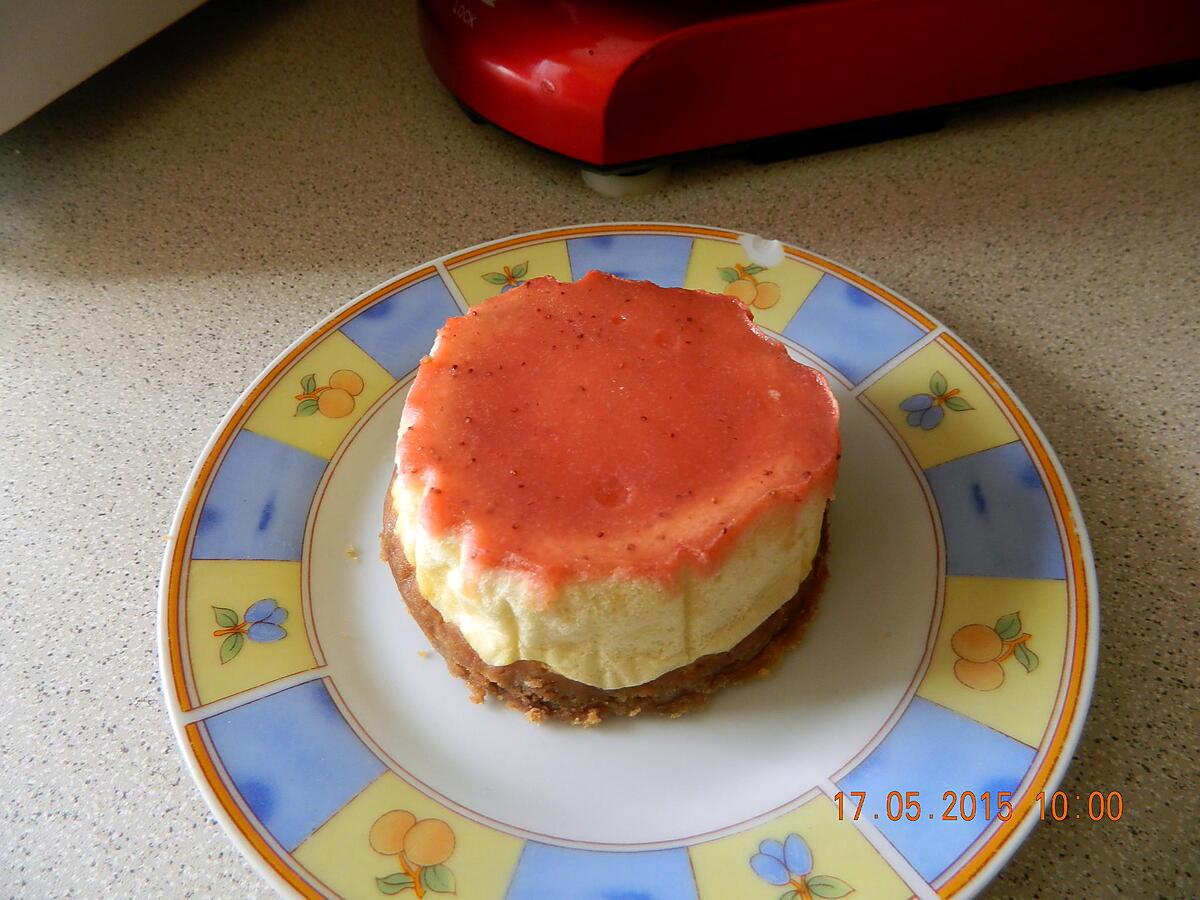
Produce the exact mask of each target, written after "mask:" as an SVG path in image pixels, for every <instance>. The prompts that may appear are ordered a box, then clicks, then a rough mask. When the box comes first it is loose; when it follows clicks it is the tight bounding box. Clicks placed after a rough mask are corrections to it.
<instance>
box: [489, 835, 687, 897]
mask: <svg viewBox="0 0 1200 900" xmlns="http://www.w3.org/2000/svg"><path fill="white" fill-rule="evenodd" d="M567 897H570V898H571V900H696V880H695V877H694V876H693V875H692V864H691V862H690V861H689V860H688V855H687V850H685V849H684V848H682V847H680V848H676V849H674V850H649V851H640V852H635V853H611V852H603V851H598V850H572V849H568V848H566V847H551V846H549V845H548V844H539V843H536V842H535V841H529V842H528V843H526V844H525V848H524V850H522V852H521V859H520V861H519V862H518V863H517V871H516V872H515V873H513V878H512V882H511V883H510V885H509V888H508V893H507V894H506V895H505V900H564V898H567Z"/></svg>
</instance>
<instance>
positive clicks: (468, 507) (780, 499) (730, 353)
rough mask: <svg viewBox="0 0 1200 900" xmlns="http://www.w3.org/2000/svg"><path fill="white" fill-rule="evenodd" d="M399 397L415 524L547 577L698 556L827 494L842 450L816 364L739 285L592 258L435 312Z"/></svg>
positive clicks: (644, 568) (704, 564)
mask: <svg viewBox="0 0 1200 900" xmlns="http://www.w3.org/2000/svg"><path fill="white" fill-rule="evenodd" d="M406 409H407V413H406V422H407V423H408V426H407V427H406V429H405V430H404V431H403V432H402V433H401V435H400V442H399V447H398V450H397V462H398V465H399V467H400V474H401V477H402V479H404V480H405V481H406V482H407V483H409V484H413V483H417V484H420V483H423V484H426V485H428V486H429V487H430V488H431V489H432V490H431V491H430V492H429V494H428V495H427V497H426V500H425V505H424V508H423V510H422V516H423V525H424V527H425V528H426V529H427V530H428V531H430V532H431V533H432V534H434V535H443V534H446V533H448V532H450V531H452V530H455V529H458V530H460V532H461V535H462V537H463V539H464V541H465V545H466V548H467V550H468V556H469V558H470V560H471V561H472V562H473V564H474V565H475V566H477V567H482V566H488V567H501V566H502V567H509V568H518V569H525V570H529V571H531V572H533V573H534V574H536V575H538V576H540V577H542V578H543V579H545V580H546V581H547V582H549V583H550V584H561V583H562V582H563V581H566V580H572V579H579V578H597V577H603V576H605V575H608V574H611V573H614V572H618V571H619V572H622V573H623V574H632V575H635V576H644V577H650V578H654V579H659V580H663V581H670V580H672V579H673V578H674V577H675V576H677V575H678V573H679V571H680V568H681V567H682V566H683V565H684V564H685V563H690V565H691V566H692V567H693V568H694V569H696V570H697V571H699V572H700V573H705V572H708V571H711V569H712V567H713V566H715V565H716V564H717V563H719V562H720V560H721V558H722V555H723V553H724V552H725V551H727V550H728V548H729V547H730V546H731V545H732V544H733V543H734V541H735V540H736V538H737V535H738V534H739V533H740V532H741V531H742V529H744V528H745V527H746V525H747V524H748V523H750V522H752V521H753V520H754V519H755V518H756V517H757V516H758V515H760V514H761V513H762V512H764V511H765V510H767V509H769V508H771V507H773V506H776V505H779V504H794V503H798V502H800V501H803V500H804V499H805V498H806V497H808V496H809V494H810V493H812V492H813V491H821V492H823V493H831V492H832V488H833V481H834V479H835V478H836V476H837V463H838V457H839V454H840V450H841V442H840V438H839V436H838V427H837V426H838V408H837V402H836V401H835V400H834V398H833V395H832V394H831V393H830V390H829V387H828V385H827V384H826V382H825V379H824V378H823V377H822V376H821V375H820V373H818V372H816V371H815V370H813V369H810V368H808V367H807V366H803V365H800V364H799V363H796V362H794V361H793V360H792V359H791V358H790V357H789V356H788V355H787V352H786V351H785V350H784V348H783V347H782V346H781V345H779V344H778V343H776V342H774V341H772V340H770V339H769V338H767V337H766V336H765V335H763V334H762V333H761V332H760V331H758V329H756V328H755V327H754V326H753V324H752V323H751V321H750V317H749V313H748V311H747V310H746V309H745V308H744V307H743V306H742V305H741V304H740V303H738V302H737V301H736V300H734V299H732V298H730V297H726V296H723V295H720V294H708V293H704V292H700V291H687V290H683V289H679V288H660V287H658V286H657V285H654V284H651V283H650V282H645V281H625V280H623V279H620V278H615V277H613V276H611V275H605V274H601V273H597V272H592V273H590V274H588V275H587V276H586V277H585V278H583V279H582V280H580V281H577V282H574V283H564V284H560V283H559V282H557V281H555V280H554V279H552V278H539V279H535V280H533V281H530V282H528V283H526V284H524V285H522V286H520V287H518V288H516V289H514V290H512V291H509V292H508V293H506V294H502V295H500V296H499V297H494V298H492V299H491V300H488V301H486V302H485V303H483V304H482V305H481V306H479V307H478V308H476V309H474V310H472V311H471V312H470V313H468V314H467V315H466V316H461V317H458V318H454V319H450V320H449V321H448V322H447V323H446V325H445V326H444V327H443V328H442V329H441V331H440V332H439V333H438V340H437V343H436V344H435V346H434V350H433V352H432V355H431V356H429V357H426V359H425V360H424V361H423V362H422V363H421V367H420V370H419V371H418V373H417V377H416V380H415V381H414V383H413V386H412V389H411V391H410V393H409V395H408V403H407V407H406Z"/></svg>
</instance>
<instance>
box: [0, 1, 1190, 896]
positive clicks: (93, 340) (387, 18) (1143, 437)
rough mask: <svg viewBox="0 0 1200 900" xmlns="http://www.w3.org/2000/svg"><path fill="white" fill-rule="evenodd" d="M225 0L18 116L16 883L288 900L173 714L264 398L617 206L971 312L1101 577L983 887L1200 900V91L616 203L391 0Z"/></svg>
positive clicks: (7, 140)
mask: <svg viewBox="0 0 1200 900" xmlns="http://www.w3.org/2000/svg"><path fill="white" fill-rule="evenodd" d="M237 7H238V5H237V4H232V3H224V4H219V5H217V6H212V5H210V6H209V7H207V8H204V9H202V10H201V11H200V12H199V13H198V14H197V15H195V16H193V17H191V18H189V19H187V20H185V21H184V22H183V23H181V24H180V25H179V26H177V27H175V28H173V29H172V30H170V31H169V32H168V33H166V34H165V35H162V36H160V37H159V38H157V39H155V40H153V41H152V42H151V43H150V44H148V45H147V46H144V47H142V48H140V49H139V50H137V51H135V52H134V53H133V54H132V55H130V56H129V57H127V58H126V59H124V60H122V61H120V62H119V63H118V64H116V65H115V66H113V67H112V68H110V69H109V70H107V71H105V72H103V73H101V74H100V75H99V76H97V77H95V78H93V79H92V80H90V81H89V82H87V83H85V84H84V85H83V86H81V87H80V88H78V89H76V90H75V91H73V92H71V93H70V94H69V95H67V96H66V97H64V98H62V99H61V100H59V101H58V102H56V103H55V104H53V105H52V106H51V107H49V108H48V109H46V110H44V111H43V112H41V113H40V114H38V115H37V116H35V117H34V118H33V119H32V120H30V121H28V122H26V123H24V124H23V125H21V126H19V127H18V128H16V129H15V130H13V131H12V132H10V133H8V134H6V135H4V136H2V137H0V342H2V344H0V346H2V353H0V366H2V369H3V375H2V380H0V384H3V388H4V415H3V416H2V417H0V434H2V436H3V442H4V447H5V458H6V459H7V460H8V462H7V464H6V466H5V472H4V474H3V475H2V476H0V497H2V502H0V528H2V531H3V535H4V539H3V542H2V543H0V586H2V588H0V611H2V614H3V620H4V627H3V628H2V629H0V691H2V695H3V702H2V705H0V759H2V761H3V764H2V765H0V797H2V798H3V802H2V803H0V895H3V896H20V897H42V896H64V895H77V896H105V897H116V896H168V895H170V896H180V895H182V896H193V895H195V896H221V897H234V896H238V897H243V896H267V895H268V894H269V893H270V890H269V888H268V887H267V885H266V883H265V882H264V881H263V880H262V879H260V878H259V876H258V875H256V874H255V873H254V872H253V871H252V870H251V868H250V867H249V865H248V864H247V863H246V862H245V861H244V860H243V859H242V857H241V856H240V854H239V853H238V851H237V850H236V849H234V847H233V845H232V843H231V842H230V841H229V839H228V838H226V837H225V835H224V834H223V833H222V832H221V830H220V829H219V828H218V826H217V825H216V823H215V822H214V820H213V819H212V818H211V816H210V815H209V813H208V810H207V808H206V807H205V805H204V803H203V801H202V800H201V797H200V795H199V793H198V791H197V790H196V789H195V787H193V785H192V783H191V779H190V778H189V776H188V774H187V773H186V771H185V769H184V766H183V762H182V759H181V757H180V755H179V753H178V752H177V751H176V748H175V745H174V741H173V739H172V737H171V733H170V729H169V726H168V722H167V717H166V713H165V710H164V707H163V703H162V698H161V695H160V690H159V683H158V673H157V669H156V661H155V619H156V591H157V581H158V567H159V562H160V558H161V555H162V551H163V537H164V535H166V534H167V531H168V529H169V526H170V521H171V516H172V513H173V512H174V509H175V504H176V502H177V500H178V497H179V495H180V492H181V490H182V488H183V484H184V481H185V479H186V477H187V474H188V472H189V470H190V468H191V466H192V463H193V461H194V460H195V459H196V457H197V455H198V454H199V452H200V450H201V448H202V447H203V445H204V443H205V441H206V439H207V438H208V435H209V433H210V432H211V431H212V429H213V428H214V427H215V425H216V424H217V422H218V421H219V420H220V418H221V416H222V415H223V414H224V413H225V411H226V410H227V409H228V407H229V406H230V405H231V403H232V402H233V400H234V399H235V398H236V397H237V395H238V393H239V392H240V391H241V390H242V389H243V388H244V387H245V386H246V384H247V383H249V382H250V381H251V380H252V379H253V378H254V377H255V376H256V375H257V374H258V373H259V371H260V370H261V369H262V368H263V367H264V366H265V365H266V364H267V363H268V362H270V361H271V359H272V358H273V357H274V356H275V354H276V353H277V352H278V351H279V350H280V349H282V348H283V347H285V346H286V345H287V344H289V343H290V342H291V341H292V340H293V339H294V338H296V337H297V336H298V335H299V334H300V333H301V332H302V331H304V330H305V329H306V328H307V327H309V326H310V325H311V324H313V323H314V322H316V321H318V320H319V319H321V318H323V317H324V316H325V315H326V314H328V313H329V312H331V311H332V310H334V309H336V308H337V307H339V306H341V305H342V304H344V303H345V302H346V301H348V300H349V299H350V298H351V297H353V296H354V295H355V294H357V293H358V292H360V291H361V290H363V289H365V288H367V287H369V286H371V285H374V284H376V283H377V282H379V281H381V280H383V279H384V278H386V277H387V276H389V275H392V274H393V273H396V272H399V271H401V270H404V269H406V268H408V267H410V266H412V265H414V264H416V263H419V262H422V261H424V260H426V259H429V258H432V257H434V256H438V255H440V254H442V253H444V252H448V251H450V250H453V249H455V248H459V247H463V246H467V245H470V244H474V243H476V242H479V241H483V240H488V239H491V238H496V237H501V236H504V235H506V234H510V233H513V232H520V231H526V230H530V229H536V228H542V227H549V226H556V225H565V224H571V223H575V222H591V221H604V220H639V219H649V220H660V221H679V222H698V223H705V224H712V225H721V226H727V227H730V228H735V229H740V230H745V231H749V232H755V233H759V234H763V235H767V236H771V237H778V238H781V239H784V240H786V241H788V242H790V243H794V244H798V245H800V246H804V247H808V248H811V249H813V250H815V251H817V252H819V253H822V254H825V255H827V256H829V257H832V258H834V259H836V260H840V261H843V262H845V263H847V264H848V265H850V266H853V267H854V268H856V269H858V270H860V271H863V272H866V273H868V274H869V275H871V276H872V277H874V278H876V279H877V280H879V281H881V282H882V283H884V284H886V285H888V286H889V287H891V288H893V289H895V290H897V291H898V292H900V293H901V294H903V295H905V296H907V297H909V298H911V299H912V300H913V301H915V302H916V303H918V304H920V305H922V306H924V307H925V308H926V309H928V310H930V311H931V312H932V313H933V314H934V315H936V316H938V317H939V318H941V319H942V320H944V321H945V322H946V323H947V324H948V325H949V326H950V327H951V328H953V329H955V330H956V331H957V332H958V333H959V334H960V335H962V336H963V337H964V338H965V339H966V340H967V341H968V342H969V343H971V344H972V345H973V346H974V347H975V348H976V349H977V350H978V351H979V352H980V353H981V354H982V355H983V356H984V357H985V358H986V359H987V360H989V361H990V362H991V363H992V364H993V365H994V366H995V367H996V369H997V370H998V371H999V372H1000V373H1001V374H1002V375H1003V376H1004V377H1005V378H1006V379H1007V380H1008V382H1009V383H1010V384H1011V385H1012V387H1013V388H1014V389H1015V390H1016V392H1017V393H1018V394H1019V396H1020V397H1021V398H1022V399H1023V400H1024V402H1025V403H1026V405H1027V406H1028V407H1029V409H1030V410H1031V411H1032V413H1033V415H1034V416H1035V418H1036V419H1037V420H1038V421H1039V422H1040V424H1041V425H1042V427H1043V428H1044V430H1045V432H1046V434H1047V435H1048V437H1049V439H1050V441H1051V442H1052V443H1053V445H1054V447H1055V448H1056V449H1057V451H1058V453H1059V455H1060V456H1061V458H1062V462H1063V465H1064V467H1065V468H1066V471H1067V473H1068V475H1069V477H1070V479H1071V481H1072V483H1073V485H1074V487H1075V490H1076V491H1077V492H1078V494H1079V499H1080V502H1081V504H1082V506H1083V509H1084V513H1085V515H1086V517H1087V521H1088V523H1089V526H1090V529H1091V536H1092V541H1093V544H1094V548H1095V554H1096V562H1097V568H1098V570H1099V576H1100V582H1101V587H1102V590H1103V600H1102V615H1103V633H1102V638H1101V653H1100V669H1099V675H1098V680H1097V684H1096V691H1095V697H1094V700H1093V703H1092V711H1091V715H1090V717H1089V719H1088V722H1087V727H1086V729H1085V731H1084V735H1083V739H1082V742H1081V743H1080V746H1079V750H1078V752H1077V754H1076V758H1075V761H1074V764H1073V765H1072V766H1071V768H1070V770H1069V771H1068V773H1067V776H1066V781H1065V788H1066V789H1067V790H1069V791H1073V792H1077V793H1086V792H1089V791H1091V790H1093V789H1096V790H1103V791H1110V790H1120V791H1121V792H1122V793H1123V795H1124V798H1125V806H1124V809H1125V815H1124V818H1123V819H1122V820H1121V821H1120V822H1118V823H1091V822H1076V821H1069V822H1063V823H1052V822H1051V823H1047V824H1044V825H1042V826H1040V827H1038V828H1037V829H1036V830H1035V831H1034V832H1033V834H1032V836H1031V837H1030V838H1029V840H1028V842H1027V843H1026V844H1025V845H1024V846H1023V847H1022V848H1021V849H1020V851H1019V852H1018V853H1017V855H1016V857H1015V859H1014V860H1013V861H1012V862H1011V864H1010V865H1009V866H1008V867H1007V868H1006V869H1005V870H1004V872H1003V874H1001V876H1000V877H999V878H998V879H997V881H996V882H995V883H994V884H993V885H992V886H991V887H990V888H989V890H988V891H987V893H986V896H989V897H997V898H999V897H1022V898H1023V897H1030V896H1041V897H1050V896H1115V895H1117V894H1122V895H1125V896H1138V897H1141V896H1151V895H1155V896H1172V897H1174V896H1195V895H1196V894H1197V893H1200V848H1198V846H1197V843H1196V835H1197V829H1196V820H1197V817H1198V815H1200V802H1198V799H1197V772H1198V771H1200V764H1198V761H1197V757H1196V733H1197V730H1196V729H1197V718H1196V708H1197V699H1198V694H1197V673H1198V671H1200V664H1198V662H1197V657H1196V649H1195V648H1196V644H1197V635H1198V634H1200V604H1198V603H1197V593H1198V592H1197V573H1198V572H1200V559H1198V556H1197V546H1198V545H1200V530H1198V523H1200V477H1198V476H1200V450H1198V447H1200V351H1198V350H1197V344H1198V343H1200V283H1198V279H1197V260H1200V150H1198V149H1197V148H1198V147H1200V85H1197V84H1192V85H1185V86H1179V87H1171V88H1165V89H1162V90H1159V91H1155V92H1151V93H1135V92H1132V91H1128V90H1124V89H1119V88H1105V89H1095V90H1088V91H1085V92H1081V93H1066V92H1063V93H1051V94H1049V95H1045V96H1042V97H1040V98H1038V99H1035V100H1030V101H1024V102H1020V103H1014V104H1004V105H1001V106H997V107H993V108H990V109H987V110H980V111H976V112H972V113H970V114H967V115H964V116H962V117H960V118H958V119H957V120H955V121H954V122H953V123H952V124H951V125H950V127H949V128H947V129H946V130H944V131H942V132H939V133H936V134H930V135H925V136H920V137H915V138H911V139H907V140H901V141H895V142H890V143H886V144H881V145H876V146H871V147H863V148H858V149H852V150H846V151H842V152H837V153H830V154H826V155H823V156H817V157H810V158H807V159H802V160H798V161H791V162H783V163H777V164H774V165H771V166H766V167H755V166H752V165H749V164H744V163H740V162H722V163H711V164H703V165H695V166H692V167H689V168H687V169H686V170H684V171H681V172H678V173H677V174H676V176H675V177H674V178H673V180H672V181H671V182H670V184H669V185H668V186H667V187H666V188H665V189H664V190H662V191H661V192H659V193H657V194H654V195H652V196H648V197H641V198H636V199H627V200H624V201H613V200H607V199H604V198H602V197H599V196H597V195H595V194H593V193H591V192H590V191H588V190H587V189H586V188H585V187H584V186H583V185H582V184H581V182H580V180H579V176H578V173H577V172H576V170H575V169H573V168H572V167H571V166H570V165H568V164H565V163H563V162H560V161H558V160H555V159H552V158H549V157H548V156H546V155H543V154H540V153H537V152H535V151H533V150H531V149H530V148H528V147H526V146H524V145H522V144H520V143H519V142H517V141H515V140H513V139H511V138H508V137H506V136H504V135H502V134H500V133H498V132H496V131H495V130H493V129H490V128H483V127H477V126H474V125H472V124H470V123H469V122H468V121H467V120H466V119H465V118H464V117H463V116H462V115H461V114H460V112H459V111H458V109H457V108H456V106H455V105H454V103H453V101H452V100H451V99H450V97H449V96H448V95H447V94H446V93H445V92H444V91H443V90H442V89H441V88H440V87H439V85H438V84H437V83H436V81H435V80H434V78H433V76H432V74H431V73H430V72H429V70H428V69H427V67H426V66H425V64H424V62H423V59H422V58H421V56H420V53H419V51H418V49H417V45H416V40H415V35H414V21H413V14H412V11H411V9H410V8H409V6H408V5H407V4H401V3H370V4H366V3H341V4H337V3H318V2H291V3H275V4H254V5H253V6H252V8H249V9H239V8H237Z"/></svg>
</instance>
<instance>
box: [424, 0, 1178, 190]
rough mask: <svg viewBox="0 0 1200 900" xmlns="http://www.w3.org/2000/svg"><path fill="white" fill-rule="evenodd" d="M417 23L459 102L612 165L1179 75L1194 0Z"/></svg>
mask: <svg viewBox="0 0 1200 900" xmlns="http://www.w3.org/2000/svg"><path fill="white" fill-rule="evenodd" d="M419 22H420V29H421V40H422V44H423V46H424V48H425V53H426V56H427V57H428V59H429V62H430V64H431V66H432V67H433V70H434V72H435V73H436V74H437V76H438V77H439V78H440V79H441V81H442V82H443V84H445V85H446V87H447V88H448V89H449V90H450V92H451V93H452V94H454V96H455V97H457V98H458V100H459V102H460V103H461V104H462V105H463V106H464V108H466V109H467V110H469V111H470V112H471V114H472V115H473V117H475V118H477V119H482V120H485V121H488V122H491V123H492V124H495V125H497V126H498V127H500V128H502V129H504V130H505V131H508V132H511V133H512V134H514V135H516V136H517V137H520V138H522V139H524V140H526V141H528V142H530V143H532V144H535V145H536V146H538V147H541V148H543V149H545V150H549V151H551V152H553V153H556V154H559V155H561V156H565V157H567V158H569V159H571V160H574V161H576V162H578V163H579V164H580V165H582V166H584V167H585V168H590V169H595V170H598V171H610V172H620V171H630V170H635V169H639V168H645V167H648V166H651V165H655V164H657V163H660V162H663V161H667V160H671V159H677V158H680V157H686V156H690V155H693V154H696V153H709V152H712V151H714V150H716V149H718V148H721V149H723V150H724V151H731V150H732V151H741V150H745V151H746V153H747V154H748V155H750V156H751V158H758V159H760V160H768V159H772V158H781V157H783V156H795V155H798V154H802V153H806V152H814V150H821V149H830V148H832V147H835V146H844V145H846V144H851V143H863V142H864V141H872V140H880V139H882V138H885V137H890V136H895V135H896V134H911V133H914V132H917V131H926V130H929V129H930V128H934V127H937V126H938V125H939V123H940V121H941V120H942V118H943V117H944V115H945V113H946V112H947V111H950V110H953V109H955V108H957V107H959V106H961V105H962V104H965V103H969V102H972V101H977V100H980V99H983V98H987V97H996V96H1001V95H1006V94H1012V93H1017V92H1022V91H1029V90H1034V89H1037V88H1041V87H1047V86H1050V85H1058V84H1065V83H1069V82H1077V81H1089V80H1094V79H1103V78H1106V77H1112V76H1115V75H1119V74H1122V73H1131V72H1137V73H1138V75H1137V76H1136V77H1137V78H1140V79H1141V80H1142V81H1144V82H1147V83H1149V82H1153V81H1155V80H1157V81H1172V80H1187V79H1189V78H1193V77H1196V66H1195V63H1196V61H1197V60H1198V59H1200V3H1196V2H1195V0H1146V2H1141V3H1129V2H1126V0H1056V2H1052V3H1047V2H1045V0H1010V2H1008V3H1004V4H979V3H963V2H961V0H824V2H800V3H763V2H759V3H744V4H728V3H716V2H705V0H694V2H691V3H653V2H640V3H632V2H621V0H553V2H551V0H421V3H420V12H419Z"/></svg>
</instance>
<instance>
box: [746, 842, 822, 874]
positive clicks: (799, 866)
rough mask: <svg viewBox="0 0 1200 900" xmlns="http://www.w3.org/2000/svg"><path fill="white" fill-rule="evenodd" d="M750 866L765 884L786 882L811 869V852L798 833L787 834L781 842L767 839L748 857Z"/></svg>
mask: <svg viewBox="0 0 1200 900" xmlns="http://www.w3.org/2000/svg"><path fill="white" fill-rule="evenodd" d="M750 868H752V869H753V870H754V872H755V874H757V875H758V877H759V878H761V879H762V880H763V881H765V882H767V884H778V885H783V884H787V883H788V882H790V881H791V880H792V878H802V877H804V876H805V875H807V874H808V873H809V872H811V871H812V852H811V851H810V850H809V849H808V844H806V843H804V838H802V837H800V835H798V834H789V835H788V836H787V840H785V841H784V842H783V843H782V844H781V843H779V841H775V840H770V839H768V840H765V841H763V842H762V843H761V844H759V845H758V852H757V853H755V854H754V855H753V856H752V857H750Z"/></svg>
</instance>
